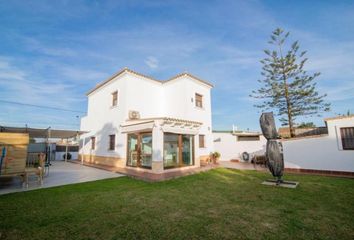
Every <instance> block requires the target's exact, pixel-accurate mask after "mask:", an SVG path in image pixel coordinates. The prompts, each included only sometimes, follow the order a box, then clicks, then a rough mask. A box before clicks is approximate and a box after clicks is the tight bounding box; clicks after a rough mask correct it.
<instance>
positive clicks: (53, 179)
mask: <svg viewBox="0 0 354 240" xmlns="http://www.w3.org/2000/svg"><path fill="white" fill-rule="evenodd" d="M121 176H124V175H123V174H119V173H115V172H111V171H107V170H102V169H97V168H92V167H87V166H83V165H80V164H74V163H70V162H64V161H53V162H52V166H51V167H50V171H49V175H48V176H46V177H45V178H44V181H43V185H42V186H40V185H39V184H38V183H37V181H36V178H35V177H33V178H31V179H30V183H29V187H28V189H27V188H25V187H22V183H21V180H20V178H19V177H14V178H0V195H2V194H6V193H13V192H22V191H29V190H34V189H40V188H48V187H54V186H62V185H67V184H73V183H82V182H89V181H95V180H101V179H107V178H115V177H121Z"/></svg>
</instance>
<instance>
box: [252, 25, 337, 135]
mask: <svg viewBox="0 0 354 240" xmlns="http://www.w3.org/2000/svg"><path fill="white" fill-rule="evenodd" d="M288 36H289V32H287V33H284V31H283V30H282V29H280V28H277V29H275V30H274V31H273V32H272V35H271V40H270V41H269V42H268V43H269V44H270V45H271V46H272V49H271V50H264V53H265V54H266V55H267V56H266V57H265V58H264V59H263V60H261V61H260V62H261V63H262V64H263V67H262V72H261V75H262V76H263V77H264V78H263V80H258V82H260V83H261V84H262V85H263V86H262V87H261V88H259V89H258V90H256V91H252V94H251V95H250V96H252V97H255V98H260V99H264V101H263V102H262V103H261V104H258V105H255V106H256V107H258V108H262V109H264V110H268V109H274V110H277V115H278V116H280V117H281V119H280V121H281V122H282V125H289V130H290V136H291V137H294V136H295V129H294V124H295V119H296V117H298V116H305V115H315V114H319V113H320V112H322V111H329V109H330V108H329V107H330V104H329V103H325V102H324V97H325V96H326V94H324V95H320V94H319V93H318V92H317V91H316V83H315V82H314V79H315V78H316V77H318V76H319V75H320V73H314V74H308V73H307V72H306V71H305V70H304V69H303V68H304V64H305V63H306V61H307V58H305V57H304V56H305V54H306V51H304V52H301V53H299V44H298V41H295V42H294V43H293V44H292V45H291V46H289V47H288V49H285V48H286V47H287V46H285V44H286V40H287V38H288Z"/></svg>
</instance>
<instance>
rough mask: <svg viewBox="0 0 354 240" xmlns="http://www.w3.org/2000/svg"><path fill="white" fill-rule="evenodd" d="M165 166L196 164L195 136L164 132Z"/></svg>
mask: <svg viewBox="0 0 354 240" xmlns="http://www.w3.org/2000/svg"><path fill="white" fill-rule="evenodd" d="M163 155H164V156H163V157H164V168H176V167H183V166H191V165H193V164H194V137H193V136H192V135H182V134H174V133H165V134H164V154H163Z"/></svg>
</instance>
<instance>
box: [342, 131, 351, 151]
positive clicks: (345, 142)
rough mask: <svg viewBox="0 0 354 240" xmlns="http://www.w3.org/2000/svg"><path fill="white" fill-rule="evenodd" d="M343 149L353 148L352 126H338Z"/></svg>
mask: <svg viewBox="0 0 354 240" xmlns="http://www.w3.org/2000/svg"><path fill="white" fill-rule="evenodd" d="M340 135H341V138H342V146H343V150H354V127H345V128H340Z"/></svg>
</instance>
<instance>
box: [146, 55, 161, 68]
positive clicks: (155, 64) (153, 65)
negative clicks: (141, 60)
mask: <svg viewBox="0 0 354 240" xmlns="http://www.w3.org/2000/svg"><path fill="white" fill-rule="evenodd" d="M145 64H146V65H148V66H149V68H151V69H156V68H158V66H159V61H158V60H157V58H155V57H151V56H150V57H148V58H147V59H146V60H145Z"/></svg>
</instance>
